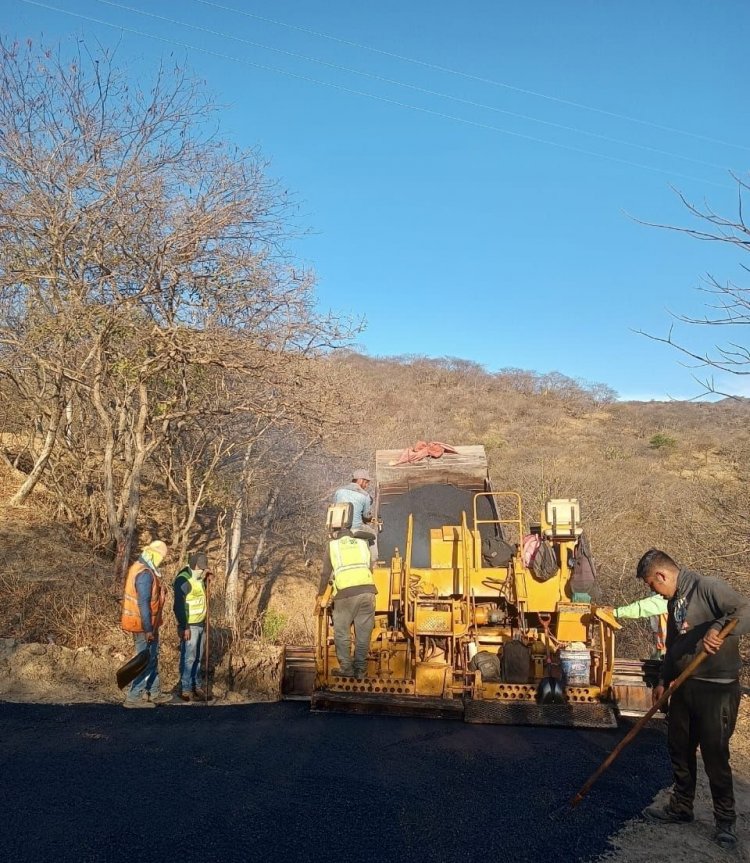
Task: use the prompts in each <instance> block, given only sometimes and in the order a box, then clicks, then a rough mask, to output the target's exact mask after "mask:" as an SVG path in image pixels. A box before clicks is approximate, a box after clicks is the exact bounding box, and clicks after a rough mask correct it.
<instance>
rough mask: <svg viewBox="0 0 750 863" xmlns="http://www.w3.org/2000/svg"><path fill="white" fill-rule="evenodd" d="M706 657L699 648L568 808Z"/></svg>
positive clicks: (726, 631)
mask: <svg viewBox="0 0 750 863" xmlns="http://www.w3.org/2000/svg"><path fill="white" fill-rule="evenodd" d="M735 626H737V621H736V620H730V621H728V622H727V624H726V625H725V626H724V628H723V629H722V630H721V632H720V633H719V637H720V638H721V640H722V641H723V640H724V639H725V638H726V637H727V636H728V635H729V634H730V632H731V631H732V630H733V629H734V628H735ZM719 650H721V648H719ZM707 657H708V654H707V653H706V651H705V650H701V652H700V653H699V654H698V655H697V656H696V657H695V659H693V661H692V662H691V663H690V665H688V667H687V668H686V669H685V670H684V671H683V672H682V674H680V676H679V677H676V678H675V679H674V680H673V681H672V682H671V683H670V684H669V686H668V687H667V688H666V689H665V690H664V694H663V695H662V696H661V698H659V699H658V700H657V701H655V702H654V704H653V706H652V707H651V709H650V710H649V711H648V712H647V713H646V714H645V716H642V717H641V718H640V719H639V720H638V722H636V724H635V725H634V726H633V727H632V728H631V729H630V731H628V733H627V734H626V735H625V737H623V739H622V740H621V741H620V742H619V743H618V744H617V746H615V748H614V749H613V750H612V751H611V752H610V754H609V755H608V756H607V757H606V758H605V759H604V761H602V763H601V764H600V765H599V767H597V769H596V770H595V771H594V772H593V773H592V774H591V776H589V778H588V779H587V780H586V782H584V784H583V785H582V786H581V788H580V790H579V791H578V793H577V794H576V795H575V797H572V798H571V800H570V802H569V803H568V809H575V807H576V806H578V804H579V803H580V802H581V800H583V798H584V797H585V796H586V795H587V794H588V793H589V791H590V790H591V786H592V785H593V784H594V783H595V782H596V780H597V779H598V778H599V777H600V776H601V775H602V773H604V771H605V770H606V769H607V768H608V767H609V766H610V764H612V762H613V761H614V760H615V759H616V758H617V756H618V755H619V754H620V753H621V752H622V750H623V749H624V748H625V747H626V746H627V745H628V743H630V741H631V740H632V739H633V738H634V737H635V736H636V735H637V734H638V732H639V731H640V730H641V729H642V728H643V726H644V725H645V724H646V723H647V722H648V721H649V719H651V717H652V716H653V715H654V714H655V713H656V711H657V710H658V709H659V708H660V707H661V706H662V705H664V704H666V703H667V701H668V700H669V697H670V696H671V695H673V694H674V692H675V690H676V689H677V688H678V687H680V686H682V684H683V683H684V682H685V681H686V680H687V679H688V677H690V675H691V674H693V672H694V671H695V670H696V669H697V668H698V666H699V665H700V664H701V663H702V662H703V661H704V660H705V659H706V658H707Z"/></svg>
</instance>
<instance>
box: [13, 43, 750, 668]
mask: <svg viewBox="0 0 750 863" xmlns="http://www.w3.org/2000/svg"><path fill="white" fill-rule="evenodd" d="M210 117H211V105H210V101H209V100H208V99H207V98H206V96H205V94H204V92H203V90H202V89H201V88H200V87H198V86H196V84H195V83H194V82H192V81H191V80H190V79H189V78H188V77H187V76H186V75H185V74H184V73H183V71H182V70H181V69H179V68H176V69H173V70H171V71H168V70H164V69H162V70H160V71H159V72H158V73H157V75H156V76H155V79H154V80H153V81H152V82H150V83H149V86H144V87H139V86H136V85H134V84H133V82H132V81H130V80H129V78H128V76H127V75H126V74H125V73H124V72H123V71H122V70H119V69H117V68H115V67H114V66H113V65H112V64H111V62H110V58H108V57H107V56H106V55H105V54H101V56H96V57H94V56H92V55H90V54H88V53H87V51H86V49H85V46H81V48H80V50H79V53H78V55H77V56H75V57H72V58H62V57H61V56H59V55H58V54H56V53H55V52H50V51H45V50H43V49H37V48H36V47H35V46H33V45H30V44H29V45H27V46H26V47H25V48H22V47H19V46H18V45H16V44H11V45H9V44H3V43H2V42H0V121H1V125H2V128H3V135H2V140H1V141H0V247H2V249H3V255H2V256H0V460H2V476H1V477H0V484H1V486H2V488H1V492H2V493H1V494H0V500H2V508H0V532H1V534H2V539H3V546H4V567H3V572H2V575H1V576H0V579H1V581H0V588H2V591H3V595H4V602H3V603H2V606H1V607H0V635H4V636H6V637H12V638H19V639H22V640H25V641H37V642H41V643H49V642H54V643H55V644H56V645H58V646H66V647H70V648H74V649H79V648H81V647H83V646H86V645H92V644H93V645H103V644H107V645H110V646H112V648H113V649H116V650H119V649H121V648H122V645H123V639H122V635H121V633H119V631H118V630H117V617H118V601H119V594H120V588H121V581H122V575H123V572H124V569H125V567H126V565H127V563H128V560H129V559H132V557H133V556H134V554H135V552H136V550H137V546H139V545H141V544H143V543H145V542H147V541H149V540H151V539H154V538H157V537H158V538H162V539H164V540H166V541H167V542H168V544H169V545H170V547H171V550H172V557H171V560H170V561H169V564H168V566H171V567H172V568H173V569H174V570H176V569H177V568H178V566H179V565H180V563H181V562H182V561H183V560H184V557H185V554H186V551H187V549H188V548H190V547H192V548H197V547H201V548H205V549H206V550H207V551H208V552H209V559H210V565H211V568H212V569H213V570H214V572H215V573H216V576H217V577H216V579H215V580H214V591H213V604H212V616H213V618H214V621H215V626H216V631H217V644H219V645H220V652H221V653H222V656H228V655H230V654H233V653H236V652H237V650H240V651H241V645H242V644H243V643H244V642H245V641H247V640H248V639H250V640H252V641H254V642H259V643H261V644H262V645H273V644H275V645H278V644H279V643H281V642H307V641H309V640H310V637H311V636H310V632H311V622H310V610H311V607H312V600H313V596H314V593H315V588H316V582H317V577H318V576H317V569H318V566H317V561H318V560H319V559H320V554H321V525H322V520H323V514H324V509H325V502H326V500H327V499H328V497H329V495H330V493H331V491H332V490H333V489H334V488H335V487H336V485H337V484H338V483H339V482H341V481H342V480H344V479H346V476H347V473H348V471H349V470H350V469H351V468H352V466H353V465H355V464H356V465H368V466H370V467H372V457H373V452H374V451H375V450H376V449H379V448H399V447H405V446H407V445H409V444H411V443H413V442H414V441H415V440H417V439H434V440H443V441H446V442H448V443H453V444H470V443H471V444H477V443H479V444H483V445H484V446H485V448H486V450H487V452H488V455H489V460H490V468H491V474H492V478H493V482H494V485H495V487H496V488H497V489H514V490H517V491H519V492H520V493H521V495H522V499H523V504H524V508H525V512H526V517H527V519H531V518H535V517H536V515H537V513H538V511H539V509H540V507H541V505H542V502H543V501H544V499H545V498H547V497H549V496H559V497H578V498H579V499H580V500H581V501H582V508H583V514H584V517H585V521H586V526H587V529H588V532H589V534H590V537H591V540H592V545H593V548H594V550H595V553H596V556H597V559H598V563H599V569H600V577H601V586H602V591H603V594H604V598H605V599H606V600H607V601H609V602H611V603H620V602H623V601H627V600H631V599H633V598H635V597H636V595H637V594H638V593H639V587H638V585H637V584H636V583H635V582H634V579H633V577H632V574H633V567H634V564H635V561H636V560H637V558H638V557H639V555H640V554H641V553H642V552H643V550H644V549H646V548H647V547H649V546H651V545H660V546H662V547H664V548H665V549H666V550H668V551H669V552H670V553H672V554H673V555H674V556H675V557H676V558H677V559H678V560H679V561H681V562H682V563H684V564H688V565H691V566H694V567H696V568H698V569H700V570H702V571H704V572H708V573H720V574H722V575H724V576H726V577H727V578H729V579H730V580H732V581H734V582H735V583H737V584H739V585H740V586H742V587H744V586H745V582H746V581H747V576H748V565H747V560H748V551H749V550H750V548H749V547H750V533H749V530H748V527H747V521H746V519H745V513H747V512H748V491H747V489H748V483H747V479H748V477H747V464H748V455H749V454H750V434H749V433H748V430H747V429H748V404H747V403H746V402H745V401H742V400H734V401H730V400H726V401H723V402H720V403H716V404H686V403H668V404H621V403H617V402H615V401H614V394H613V393H612V392H611V391H610V390H609V389H608V388H607V387H606V386H604V385H591V384H585V383H581V382H579V381H575V380H571V379H570V378H567V377H565V376H564V375H563V374H561V373H559V372H555V373H551V374H546V375H539V374H535V373H534V372H532V371H524V370H520V369H513V368H508V369H505V370H503V371H500V372H497V373H492V374H491V373H488V372H486V371H485V370H484V369H483V368H481V367H480V366H478V365H476V364H474V363H471V362H468V361H464V360H460V359H453V358H446V359H426V358H423V357H397V358H381V359H378V358H368V357H365V356H362V355H360V354H358V353H355V352H353V351H351V350H350V349H349V347H348V346H349V345H350V344H351V341H352V338H353V337H354V336H355V335H356V334H357V332H358V331H359V328H360V327H359V324H358V323H357V322H356V321H355V322H352V321H347V320H343V319H341V318H337V317H336V316H335V315H321V314H320V312H319V311H318V310H317V308H316V304H315V296H314V276H313V274H312V273H311V272H309V271H308V270H307V269H306V268H304V267H301V266H299V265H298V264H296V263H295V262H294V261H293V260H292V258H291V256H290V255H289V253H288V251H287V249H286V245H285V244H286V241H287V240H288V239H289V237H290V235H291V234H292V233H293V217H294V209H293V207H292V205H291V203H290V198H289V196H288V195H287V194H286V192H285V190H283V189H281V188H279V187H278V185H277V184H276V183H274V182H273V181H272V179H271V178H269V177H268V175H267V174H266V166H265V164H264V163H263V161H262V159H261V158H260V156H259V154H257V153H244V152H240V151H238V150H237V149H236V148H234V147H232V146H230V145H228V144H226V143H223V142H222V141H221V140H220V139H219V138H218V136H217V135H216V134H215V130H214V129H213V127H211V126H210V125H208V124H209V123H210ZM207 118H209V119H207ZM740 187H741V188H740V191H741V192H742V191H744V189H745V187H744V186H743V185H742V184H740ZM694 212H695V211H694ZM695 214H696V215H698V216H701V214H700V213H697V212H696V213H695ZM712 215H713V214H710V216H712ZM710 216H709V215H704V218H705V219H706V220H707V222H708V223H709V225H713V227H715V228H720V229H721V230H723V231H725V232H726V231H729V235H730V236H734V235H732V233H731V232H732V231H735V233H738V234H742V233H743V231H744V232H745V233H746V229H745V228H744V223H743V222H742V220H741V213H740V222H739V223H738V224H734V225H731V223H729V222H722V223H721V224H720V225H718V226H717V225H716V222H712V219H711V217H710ZM725 239H726V237H725ZM738 247H739V246H738ZM709 290H713V291H717V292H718V291H719V290H721V291H722V298H723V299H724V300H727V298H728V297H729V298H734V299H735V300H736V303H735V305H734V306H733V307H731V309H730V311H729V312H728V314H729V316H730V321H738V320H739V322H743V319H742V309H743V308H744V307H743V306H742V305H741V302H740V301H741V300H742V299H743V294H742V289H740V288H736V287H734V286H730V293H729V294H727V293H726V290H725V289H723V288H722V289H720V288H719V286H718V285H716V284H715V283H714V284H713V285H711V286H709ZM732 292H734V293H732ZM712 322H713V321H706V323H712ZM724 323H726V321H724ZM743 362H744V354H742V353H740V354H737V353H734V354H729V355H727V354H724V355H722V356H721V357H720V358H719V361H717V367H718V368H722V369H723V370H727V367H728V366H729V367H731V365H732V363H734V364H735V365H739V366H740V367H742V364H743ZM722 363H723V364H722ZM730 370H731V368H730ZM167 635H169V631H167ZM219 636H221V637H220V638H219ZM644 640H645V633H644V632H643V630H641V629H639V627H638V626H637V625H634V626H631V627H629V628H628V629H627V630H626V633H625V638H624V646H625V649H627V650H628V651H629V652H636V651H640V650H641V649H642V648H643V642H644ZM233 674H234V671H232V670H231V668H230V670H229V671H228V672H227V677H228V679H229V680H231V679H232V676H233Z"/></svg>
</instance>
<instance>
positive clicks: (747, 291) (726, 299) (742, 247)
mask: <svg viewBox="0 0 750 863" xmlns="http://www.w3.org/2000/svg"><path fill="white" fill-rule="evenodd" d="M733 177H734V180H735V182H736V184H737V211H736V214H735V215H734V216H730V217H727V216H723V215H721V214H719V213H716V212H715V211H714V210H713V209H712V208H711V207H709V206H708V204H704V205H703V206H702V207H700V206H697V205H696V204H694V203H692V202H691V201H689V200H688V199H687V198H686V197H685V196H684V195H683V194H682V193H679V192H678V195H679V198H680V200H681V201H682V203H683V204H684V205H685V207H686V208H687V210H688V212H689V213H690V215H691V216H693V217H694V218H695V219H696V221H697V223H698V224H697V226H696V227H680V226H675V225H661V224H657V225H654V224H653V223H645V224H650V225H651V226H652V227H659V228H666V229H667V230H670V231H677V232H679V233H682V234H687V235H688V236H690V237H693V238H694V239H697V240H702V241H704V242H711V243H722V244H726V245H729V246H731V247H733V248H735V249H736V250H737V251H738V252H739V253H743V252H744V253H750V226H749V225H748V224H747V222H746V221H745V198H746V196H747V194H748V192H750V185H748V183H747V182H746V181H745V180H743V179H742V178H741V177H738V176H735V175H733ZM740 266H741V268H742V269H743V270H744V271H745V272H746V273H747V272H750V267H748V265H747V264H745V263H742V262H740ZM699 290H701V291H702V292H704V293H705V294H707V300H706V313H705V314H704V315H702V316H698V317H693V316H690V315H683V314H674V315H673V317H674V319H675V320H676V321H678V322H681V323H684V324H688V325H696V326H707V327H719V328H725V330H726V331H727V335H726V337H725V340H724V341H722V342H721V343H720V344H717V345H716V346H715V347H714V349H713V351H705V352H701V351H698V350H695V349H693V348H691V347H690V346H689V345H687V344H686V343H684V342H683V341H681V340H679V339H677V338H676V337H675V336H674V329H673V327H672V328H670V330H669V333H668V334H667V335H666V336H655V335H653V334H650V333H642V334H643V335H646V336H647V337H648V338H650V339H653V340H654V341H657V342H662V343H664V344H667V345H670V347H672V348H674V349H676V350H677V351H679V352H680V353H681V354H682V355H683V356H684V357H686V358H687V359H686V362H687V364H688V365H689V367H691V368H693V369H695V370H699V369H702V370H704V371H703V372H698V371H696V373H695V374H694V375H693V377H694V379H695V380H696V382H697V383H698V384H699V385H700V386H701V388H702V391H701V392H700V393H699V394H698V397H700V396H703V395H708V394H716V395H721V396H725V397H729V398H734V397H736V393H732V392H729V391H728V388H727V387H725V385H724V384H723V383H721V382H719V383H717V382H716V380H715V378H714V376H713V374H714V372H720V373H723V374H729V375H735V376H738V377H744V376H746V375H750V345H749V344H748V342H747V338H746V335H745V331H744V330H742V327H745V326H748V325H750V287H748V286H746V285H740V284H736V283H735V282H733V281H726V282H721V281H719V279H717V278H716V277H715V276H713V275H711V274H710V273H709V274H707V275H705V276H704V278H703V280H702V285H701V286H700V288H699Z"/></svg>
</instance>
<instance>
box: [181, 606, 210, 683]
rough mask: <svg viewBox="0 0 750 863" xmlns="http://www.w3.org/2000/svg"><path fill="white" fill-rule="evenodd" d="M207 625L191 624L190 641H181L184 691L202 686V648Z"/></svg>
mask: <svg viewBox="0 0 750 863" xmlns="http://www.w3.org/2000/svg"><path fill="white" fill-rule="evenodd" d="M204 632H205V627H204V626H203V625H202V624H200V625H197V626H196V624H194V623H191V624H190V641H185V639H181V641H180V687H181V689H182V691H183V692H191V691H192V690H193V689H200V686H201V653H202V650H201V648H202V647H203V633H204Z"/></svg>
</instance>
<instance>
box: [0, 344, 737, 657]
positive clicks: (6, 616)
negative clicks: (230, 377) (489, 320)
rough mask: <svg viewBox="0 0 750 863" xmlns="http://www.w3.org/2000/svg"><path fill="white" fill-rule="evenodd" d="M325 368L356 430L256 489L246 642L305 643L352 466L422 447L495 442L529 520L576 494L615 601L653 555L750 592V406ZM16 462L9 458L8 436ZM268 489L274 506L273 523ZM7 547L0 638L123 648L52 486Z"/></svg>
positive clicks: (415, 368)
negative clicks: (628, 399)
mask: <svg viewBox="0 0 750 863" xmlns="http://www.w3.org/2000/svg"><path fill="white" fill-rule="evenodd" d="M327 362H328V363H329V364H330V365H331V366H332V367H333V368H332V374H333V375H335V376H341V377H343V375H344V374H347V375H348V376H349V377H350V378H351V379H352V380H356V381H357V385H358V386H357V389H358V391H359V393H360V394H361V397H362V406H359V405H357V406H356V410H355V411H353V413H352V422H351V423H350V425H349V427H348V429H346V431H345V432H342V433H340V434H339V435H338V436H336V437H335V438H329V439H325V440H324V441H323V443H322V445H320V446H318V447H316V448H314V449H312V450H310V452H309V453H307V454H306V455H305V457H304V458H302V459H301V460H299V461H298V462H296V463H295V464H294V465H293V466H292V468H291V469H289V468H288V466H285V465H284V464H283V461H282V463H281V464H280V465H279V466H278V468H277V472H276V474H275V475H274V473H273V472H272V471H271V472H269V473H268V474H267V476H266V483H265V484H258V485H257V486H256V487H255V488H254V493H253V497H252V502H254V503H253V509H251V510H250V514H249V515H248V516H247V519H246V520H247V525H246V527H247V529H246V532H245V537H244V541H243V546H242V552H241V559H240V582H241V588H242V605H241V607H242V617H241V621H240V623H239V627H238V630H237V631H236V633H235V635H236V636H240V637H242V638H244V639H248V638H249V639H251V640H256V641H257V640H260V641H262V642H264V643H268V642H274V643H280V642H297V643H300V642H309V641H310V639H311V632H312V627H311V609H312V604H313V599H314V595H315V589H316V581H317V560H319V559H320V554H321V550H322V547H321V540H322V530H321V527H322V521H323V517H324V511H325V501H326V500H327V497H328V495H329V493H330V491H331V490H332V488H334V487H335V486H336V484H337V483H338V482H339V481H341V479H342V478H344V477H345V475H346V473H347V472H348V471H349V470H350V469H351V467H352V465H360V464H363V465H365V466H368V467H372V466H373V462H374V458H373V454H374V451H375V450H376V449H380V448H400V447H405V446H407V445H409V444H411V443H413V442H414V441H415V440H417V439H428V440H443V441H445V442H448V443H454V444H455V443H459V444H464V443H479V444H483V445H484V446H485V448H486V450H487V453H488V458H489V462H490V472H491V477H492V479H493V484H494V486H495V488H496V489H499V490H500V489H509V490H510V489H512V490H517V491H519V492H520V493H521V495H522V499H523V505H524V509H525V513H526V518H527V520H528V519H533V518H535V517H536V516H537V514H538V512H539V509H540V507H541V505H542V503H543V501H544V499H545V498H547V497H550V496H558V497H578V498H579V499H580V501H581V506H582V515H583V518H584V521H585V527H586V530H587V532H588V533H589V535H590V538H591V541H592V546H593V549H594V552H595V556H596V560H597V563H598V567H599V577H600V582H601V586H602V590H603V594H604V599H605V600H606V601H607V602H610V603H613V604H616V603H621V602H624V601H629V600H631V599H633V598H636V597H637V596H638V595H639V594H640V592H641V587H640V585H638V584H636V583H635V580H634V578H633V573H634V565H635V562H636V561H637V559H638V557H639V556H640V554H642V552H643V551H644V550H645V549H647V548H648V547H650V546H652V545H658V546H661V547H663V548H665V550H668V551H669V552H670V553H671V554H672V555H673V556H674V557H675V558H676V559H678V560H679V561H680V562H682V563H684V564H687V565H691V566H694V567H696V568H698V569H700V570H701V571H704V572H709V573H717V574H722V575H724V576H725V577H728V578H729V579H731V580H733V581H735V582H736V583H737V584H738V585H740V586H744V585H745V584H747V581H748V576H750V567H749V566H748V564H747V560H748V554H747V552H748V550H749V549H750V530H749V529H748V527H747V524H746V522H745V520H744V518H743V516H742V514H743V513H745V512H747V511H748V504H749V503H750V501H748V494H749V493H748V482H747V480H748V469H747V465H748V455H750V432H749V431H748V428H750V423H748V419H750V405H749V404H748V403H747V402H746V401H728V400H726V401H723V402H719V403H716V404H700V403H698V404H696V403H685V402H669V403H619V402H616V401H613V399H612V394H611V392H609V391H608V390H607V389H606V388H605V387H601V386H587V385H585V384H580V383H578V382H575V381H572V380H571V379H569V378H565V377H564V376H562V375H546V376H541V375H536V374H534V373H531V372H523V371H520V370H516V369H512V370H508V371H504V372H500V373H497V374H489V373H487V372H485V371H484V370H483V369H482V368H481V367H479V366H476V365H474V364H472V363H468V362H464V361H458V360H454V359H446V360H426V359H423V358H391V359H371V358H367V357H364V356H361V355H358V354H354V353H351V352H346V353H338V354H334V355H333V356H332V357H331V358H330V359H329V360H327ZM5 455H6V458H11V459H12V458H13V456H14V452H13V447H12V446H11V445H10V444H9V443H7V440H6V446H5ZM0 471H1V473H0V483H1V487H2V490H3V495H4V496H5V497H6V498H7V496H8V494H9V493H10V492H11V491H12V490H13V488H14V486H16V485H17V484H19V483H20V482H21V480H22V478H23V474H22V473H21V472H20V471H19V470H12V469H11V468H9V467H8V466H7V465H0ZM273 487H276V488H277V490H278V496H277V499H276V501H275V505H274V507H273V509H269V507H268V505H267V501H268V495H269V491H270V490H271V489H272V488H273ZM160 491H161V487H160V486H159V485H158V484H157V483H156V482H153V483H147V484H146V485H145V487H144V489H143V499H142V504H141V514H142V518H141V521H140V522H139V536H138V542H139V543H141V544H142V543H143V542H146V541H149V540H150V539H151V538H152V537H154V536H157V535H158V536H160V537H165V538H166V539H167V541H168V542H169V538H170V522H169V511H168V510H167V509H166V508H165V507H164V506H163V505H162V503H161V496H160ZM217 500H218V498H213V499H212V498H211V497H210V496H208V497H207V498H206V506H205V507H204V508H203V509H202V510H201V512H200V514H199V515H200V517H199V519H198V525H199V527H197V528H196V530H194V532H193V535H192V539H193V542H195V541H196V540H199V541H200V542H201V543H202V544H203V545H204V547H207V548H208V549H209V553H210V558H211V566H212V568H213V569H214V570H215V571H216V572H217V573H218V574H219V579H218V583H217V585H216V588H215V590H216V595H215V600H214V606H213V608H214V613H215V615H216V617H217V624H219V623H220V621H221V620H222V616H223V607H224V605H223V600H224V597H223V592H222V588H223V583H222V580H223V576H224V572H223V565H222V561H223V560H224V559H225V555H226V541H227V531H226V523H222V517H223V516H222V510H221V508H220V507H219V505H218V504H217V503H216V502H215V501H217ZM269 516H270V517H269ZM0 535H2V538H3V540H4V546H5V548H6V549H7V551H6V555H7V558H6V564H7V565H6V567H5V570H4V574H3V576H2V577H3V587H4V593H5V594H6V596H7V597H8V598H9V601H6V603H5V604H4V608H3V609H2V611H1V612H0V635H2V636H5V637H13V638H16V639H20V640H24V641H41V642H46V641H47V640H48V639H52V640H53V641H55V642H56V643H57V644H61V645H67V646H70V647H74V648H78V647H81V646H84V645H87V644H103V643H106V644H111V645H113V646H116V647H117V649H118V650H122V649H123V647H124V645H123V641H122V636H121V634H120V632H119V630H118V628H117V625H116V624H117V615H118V602H119V587H118V586H117V585H116V584H115V583H114V580H113V577H112V575H111V572H112V569H111V565H112V564H111V559H110V558H108V557H107V556H106V555H105V554H102V553H101V552H97V551H95V550H94V549H93V548H92V547H91V545H90V543H88V542H87V541H86V538H85V536H83V535H82V534H81V533H80V531H78V532H76V530H75V529H74V527H72V526H66V524H65V519H64V515H63V513H61V511H60V509H59V507H58V505H57V503H56V500H55V497H54V495H52V494H49V493H47V492H46V490H45V488H44V487H43V486H42V487H38V488H37V489H36V490H35V492H34V493H33V497H32V498H31V499H30V501H29V502H28V503H27V504H26V505H24V506H21V507H8V506H3V507H2V509H0ZM169 565H170V567H171V566H174V567H176V566H177V562H176V561H170V564H169ZM72 573H74V574H75V578H74V579H73V586H72V587H71V581H70V575H71V574H72ZM61 584H62V585H68V587H67V588H63V589H61ZM646 637H647V636H646V632H645V629H641V628H639V626H637V625H634V626H631V627H629V628H628V630H627V632H626V633H625V635H624V640H623V641H622V642H621V643H622V644H623V649H625V650H627V651H637V650H639V649H640V648H641V647H642V646H643V644H644V639H645V638H646Z"/></svg>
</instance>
